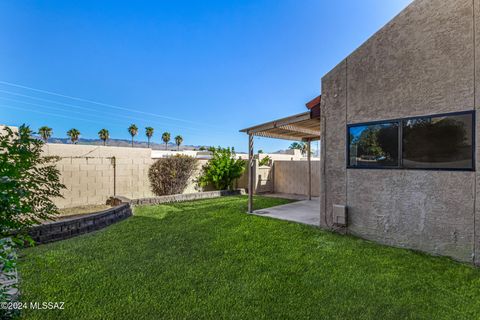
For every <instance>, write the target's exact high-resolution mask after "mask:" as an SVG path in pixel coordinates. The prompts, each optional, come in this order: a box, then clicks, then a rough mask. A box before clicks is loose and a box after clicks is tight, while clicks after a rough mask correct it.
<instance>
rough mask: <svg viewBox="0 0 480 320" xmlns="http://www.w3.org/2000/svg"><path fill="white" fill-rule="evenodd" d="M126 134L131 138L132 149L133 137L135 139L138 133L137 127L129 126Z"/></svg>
mask: <svg viewBox="0 0 480 320" xmlns="http://www.w3.org/2000/svg"><path fill="white" fill-rule="evenodd" d="M128 133H130V135H131V136H132V148H133V137H135V136H136V135H137V133H138V127H137V126H136V125H134V124H131V125H130V127H128Z"/></svg>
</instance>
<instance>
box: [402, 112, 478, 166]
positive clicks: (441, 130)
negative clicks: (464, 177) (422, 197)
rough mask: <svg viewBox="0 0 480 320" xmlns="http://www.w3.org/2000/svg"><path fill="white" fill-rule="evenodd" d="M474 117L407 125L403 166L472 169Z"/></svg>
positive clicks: (430, 119)
mask: <svg viewBox="0 0 480 320" xmlns="http://www.w3.org/2000/svg"><path fill="white" fill-rule="evenodd" d="M472 128H473V117H472V114H462V115H453V116H442V117H423V118H417V119H410V120H405V121H404V122H403V166H404V167H407V168H472V167H473V159H472V148H473V142H472Z"/></svg>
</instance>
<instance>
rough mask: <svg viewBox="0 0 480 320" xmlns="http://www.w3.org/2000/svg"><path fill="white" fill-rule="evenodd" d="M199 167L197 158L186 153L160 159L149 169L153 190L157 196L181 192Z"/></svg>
mask: <svg viewBox="0 0 480 320" xmlns="http://www.w3.org/2000/svg"><path fill="white" fill-rule="evenodd" d="M196 168H197V159H195V158H193V157H189V156H185V155H176V156H173V157H168V158H162V159H158V160H157V161H156V162H155V163H154V164H153V165H152V166H151V167H150V169H149V171H148V178H149V179H150V185H151V187H152V192H153V193H154V194H156V195H157V196H164V195H170V194H181V193H183V191H184V190H185V188H186V187H187V184H188V179H190V177H191V176H192V174H193V172H194V171H195V169H196Z"/></svg>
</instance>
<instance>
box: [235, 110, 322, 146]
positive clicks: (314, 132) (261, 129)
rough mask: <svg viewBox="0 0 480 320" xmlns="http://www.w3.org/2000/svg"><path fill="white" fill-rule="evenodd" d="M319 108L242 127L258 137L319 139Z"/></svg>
mask: <svg viewBox="0 0 480 320" xmlns="http://www.w3.org/2000/svg"><path fill="white" fill-rule="evenodd" d="M318 109H319V108H318ZM319 111H320V110H318V111H317V110H316V109H315V108H314V109H312V110H310V111H307V112H304V113H300V114H296V115H293V116H290V117H286V118H282V119H278V120H274V121H270V122H267V123H263V124H259V125H256V126H253V127H250V128H246V129H242V130H240V132H245V133H246V134H248V135H254V136H258V137H266V138H274V139H283V140H293V141H315V140H319V139H320V112H319Z"/></svg>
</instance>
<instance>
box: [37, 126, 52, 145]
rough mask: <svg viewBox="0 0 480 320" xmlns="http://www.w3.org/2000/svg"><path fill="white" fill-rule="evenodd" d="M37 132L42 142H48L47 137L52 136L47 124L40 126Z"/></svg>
mask: <svg viewBox="0 0 480 320" xmlns="http://www.w3.org/2000/svg"><path fill="white" fill-rule="evenodd" d="M38 134H39V135H40V137H42V139H43V142H45V143H48V139H49V138H50V137H51V136H52V128H50V127H47V126H43V127H40V129H38Z"/></svg>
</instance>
